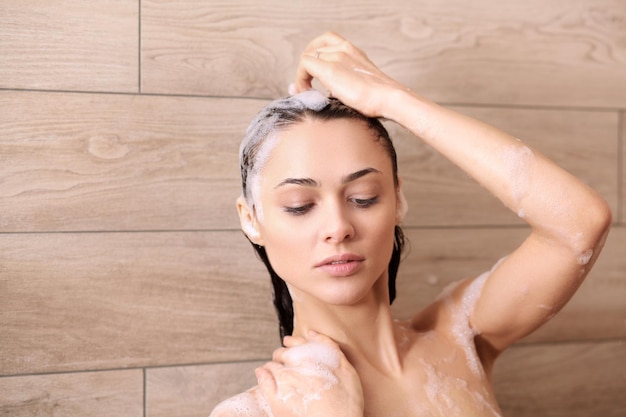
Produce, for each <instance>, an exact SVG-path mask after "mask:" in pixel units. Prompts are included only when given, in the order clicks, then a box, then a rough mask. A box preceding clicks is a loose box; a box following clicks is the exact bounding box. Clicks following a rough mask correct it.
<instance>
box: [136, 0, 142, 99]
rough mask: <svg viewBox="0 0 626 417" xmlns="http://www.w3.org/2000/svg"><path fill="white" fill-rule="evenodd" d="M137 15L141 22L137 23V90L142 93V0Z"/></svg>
mask: <svg viewBox="0 0 626 417" xmlns="http://www.w3.org/2000/svg"><path fill="white" fill-rule="evenodd" d="M137 3H138V8H139V9H138V11H137V16H138V18H139V22H138V24H137V29H138V30H137V32H138V33H137V91H138V92H139V94H141V0H139V1H138V2H137Z"/></svg>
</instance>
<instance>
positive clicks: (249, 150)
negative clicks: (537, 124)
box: [212, 33, 611, 417]
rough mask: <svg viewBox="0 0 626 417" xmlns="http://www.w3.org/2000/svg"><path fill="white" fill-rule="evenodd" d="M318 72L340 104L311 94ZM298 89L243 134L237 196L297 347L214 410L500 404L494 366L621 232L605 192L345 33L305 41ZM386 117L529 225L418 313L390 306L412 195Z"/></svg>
mask: <svg viewBox="0 0 626 417" xmlns="http://www.w3.org/2000/svg"><path fill="white" fill-rule="evenodd" d="M313 79H317V80H318V81H319V82H320V83H321V84H322V85H323V86H324V88H325V89H326V90H328V92H329V94H330V96H331V97H333V99H328V98H326V96H324V95H321V94H320V93H318V92H315V91H314V90H310V89H311V81H312V80H313ZM290 93H292V94H293V95H292V96H291V97H288V98H285V99H282V100H278V101H276V102H273V103H272V104H270V105H269V106H268V107H267V108H266V109H264V110H263V111H262V112H261V113H260V114H259V116H258V117H257V119H256V120H255V121H253V123H252V124H251V125H250V128H249V129H248V132H247V136H246V139H245V140H244V142H243V143H242V147H241V155H240V156H241V162H242V178H243V187H244V194H243V196H242V197H241V198H240V199H239V200H238V202H237V207H238V210H239V216H240V219H241V224H242V229H243V231H244V232H245V234H246V236H247V237H248V239H249V240H250V241H251V242H252V243H253V246H254V247H255V249H256V250H257V253H259V255H260V256H261V258H262V259H263V260H264V261H265V263H266V265H267V266H268V269H269V271H270V274H271V276H272V281H273V284H274V289H275V298H276V307H277V311H278V313H279V319H280V322H281V333H282V334H283V335H284V336H285V338H284V341H283V343H284V347H282V348H280V349H278V350H276V351H275V352H274V355H273V358H272V361H270V362H268V363H267V364H265V365H264V366H262V367H260V368H259V369H257V371H256V376H257V379H258V383H259V385H258V386H256V387H254V388H252V389H251V390H249V391H247V392H245V393H243V394H240V395H239V396H236V397H234V398H232V399H230V400H227V401H225V402H223V403H222V404H220V405H219V406H218V407H217V408H216V409H215V410H214V412H213V414H212V416H214V417H228V416H262V417H265V416H274V417H286V416H298V417H304V416H306V417H313V416H316V417H317V416H319V417H328V416H337V415H340V416H342V417H363V416H372V417H376V416H380V417H393V416H406V417H410V416H447V417H452V416H463V417H467V416H500V410H499V407H498V405H497V402H496V400H495V397H494V394H493V389H492V385H491V370H492V368H493V365H494V361H495V360H496V358H497V357H498V355H499V354H500V353H501V352H502V351H503V350H504V349H506V348H507V347H508V346H510V345H511V344H513V343H514V342H515V341H517V340H519V339H520V338H522V337H524V336H525V335H527V334H529V333H530V332H532V331H533V330H535V329H537V328H538V327H539V326H541V325H542V324H544V323H545V322H546V321H547V320H549V319H550V318H551V317H552V316H553V315H554V314H555V313H556V312H557V311H559V310H560V309H561V308H562V307H563V306H564V304H565V303H566V302H567V301H568V300H569V299H570V298H571V296H572V295H573V294H574V292H575V291H576V289H577V288H578V287H579V285H580V284H581V282H582V280H583V279H584V277H585V276H586V275H587V273H588V272H589V269H590V268H591V266H592V265H593V263H594V261H595V260H596V258H597V256H598V254H599V253H600V250H601V248H602V245H603V242H604V240H605V238H606V235H607V233H608V230H609V227H610V223H611V215H610V211H609V209H608V207H607V204H606V203H605V201H604V200H603V199H602V198H601V197H600V196H599V195H598V194H597V193H595V192H594V191H593V190H591V189H590V188H588V187H587V186H586V185H584V184H583V183H582V182H580V181H578V180H577V179H576V178H574V177H572V176H571V175H570V174H568V173H567V172H565V171H563V170H562V169H560V168H559V167H557V166H556V165H555V164H554V163H552V162H551V161H549V160H548V159H547V158H546V157H544V156H543V155H541V154H540V153H538V152H537V151H535V150H533V149H531V148H530V147H528V146H527V145H525V144H524V143H522V142H521V141H520V140H518V139H515V138H513V137H511V136H509V135H507V134H505V133H503V132H501V131H499V130H497V129H495V128H493V127H491V126H488V125H486V124H483V123H481V122H479V121H476V120H473V119H470V118H468V117H466V116H463V115H460V114H457V113H455V112H453V111H451V110H448V109H445V108H442V107H440V106H438V105H436V104H434V103H432V102H430V101H428V100H427V99H425V98H424V97H422V96H420V95H418V94H416V93H414V92H412V91H410V90H409V89H407V88H406V87H405V86H403V85H400V84H399V83H397V82H396V81H394V80H392V79H391V78H389V77H388V76H386V75H385V74H383V73H382V72H381V71H380V70H379V69H378V68H377V67H376V66H374V65H373V64H372V63H371V62H370V61H369V59H368V58H367V56H366V55H365V54H364V53H363V52H362V51H360V50H358V49H357V48H355V47H354V46H353V45H352V44H350V43H349V42H347V41H346V40H344V39H343V38H341V37H340V36H338V35H337V34H334V33H327V34H324V35H322V36H320V37H318V38H316V39H314V40H313V41H312V42H311V43H310V44H309V45H308V46H307V48H306V49H305V51H304V53H303V54H302V56H301V58H300V62H299V66H298V70H297V75H296V80H295V83H294V85H293V86H292V87H291V91H290ZM352 109H354V110H356V111H354V110H352ZM378 118H386V119H389V120H393V121H395V122H396V123H398V124H400V125H402V126H404V127H405V128H406V129H408V130H410V131H411V132H412V133H413V134H414V135H415V136H416V137H417V138H419V139H420V140H422V141H424V142H426V143H427V144H428V145H430V146H431V147H433V148H435V149H437V150H438V151H439V152H440V153H441V154H443V155H444V156H445V157H447V158H448V159H449V160H451V161H452V162H453V163H455V164H456V165H457V166H459V167H460V168H461V169H462V170H464V171H465V172H467V173H468V174H469V175H470V176H472V177H473V178H474V179H475V180H476V181H478V182H479V183H480V184H481V185H482V186H484V187H485V188H487V189H488V190H489V191H490V192H491V193H493V194H494V195H495V196H496V197H497V198H499V199H500V200H501V201H502V202H503V203H504V204H505V205H506V206H507V207H508V208H510V209H511V210H513V211H514V212H515V213H517V214H518V215H519V216H520V217H522V218H523V219H524V220H525V221H526V222H528V224H529V225H530V226H531V232H530V234H529V236H528V238H527V239H526V240H525V241H524V242H523V243H522V245H521V246H520V247H519V248H517V249H516V250H515V251H514V252H513V253H511V254H509V255H508V256H506V257H505V258H503V259H501V260H500V261H499V262H498V263H497V264H496V265H495V266H494V267H493V268H492V269H491V271H489V272H486V273H484V274H482V275H480V276H478V277H475V278H473V279H468V280H464V281H461V282H459V283H458V284H457V285H456V286H454V287H453V288H450V289H448V290H447V291H446V292H445V293H444V294H442V295H441V296H440V297H439V298H438V299H437V300H435V301H434V302H433V303H432V304H431V305H430V306H428V307H427V308H426V309H424V310H422V311H418V312H416V314H415V316H414V317H413V319H412V320H410V321H407V322H398V321H394V320H393V318H392V316H391V312H390V306H389V305H390V302H391V301H392V300H393V297H394V295H395V294H394V293H395V273H396V270H397V265H398V262H399V254H400V252H401V250H402V244H403V238H402V232H401V230H400V228H399V227H398V225H399V224H400V222H401V220H402V217H403V214H404V212H405V209H406V207H405V203H404V199H403V197H402V191H401V185H402V184H401V180H400V179H399V178H398V175H397V168H396V160H395V151H394V150H393V146H392V145H391V142H390V140H389V138H388V136H387V133H386V131H385V130H384V128H383V127H382V125H380V123H379V122H378V121H377V120H376V119H378Z"/></svg>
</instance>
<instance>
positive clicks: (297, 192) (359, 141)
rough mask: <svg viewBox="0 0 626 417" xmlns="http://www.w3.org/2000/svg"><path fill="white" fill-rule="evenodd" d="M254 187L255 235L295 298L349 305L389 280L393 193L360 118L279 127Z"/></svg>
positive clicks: (387, 166) (382, 155) (388, 167)
mask: <svg viewBox="0 0 626 417" xmlns="http://www.w3.org/2000/svg"><path fill="white" fill-rule="evenodd" d="M259 187H260V189H259V191H260V199H261V201H260V204H261V206H262V211H263V219H262V221H261V223H260V224H258V225H257V227H258V230H259V233H260V239H261V241H262V244H263V245H264V246H265V249H266V251H267V254H268V256H269V259H270V261H271V263H272V266H273V267H274V270H275V271H276V272H277V273H278V275H279V276H281V277H282V278H283V279H284V280H285V281H286V282H287V283H288V284H289V286H290V289H291V290H292V292H294V291H296V292H297V295H294V299H295V300H296V301H297V298H298V295H299V296H302V295H309V296H312V297H315V298H317V299H319V300H321V301H323V302H325V303H330V304H354V303H357V302H358V301H359V300H362V299H363V297H364V296H365V295H366V294H368V293H369V292H370V290H371V289H372V287H373V285H374V283H375V282H376V281H377V280H378V279H379V278H381V277H383V276H384V277H385V278H386V276H387V268H388V265H389V260H390V258H391V253H392V250H393V242H394V226H395V225H396V223H397V221H396V218H397V216H396V213H397V204H398V202H397V197H396V196H397V193H396V187H395V185H394V178H393V172H392V163H391V159H390V157H389V155H388V154H387V152H386V151H385V150H384V148H383V146H382V145H381V144H380V143H379V142H377V141H376V139H375V137H374V134H373V133H372V131H371V130H370V129H369V128H368V127H367V125H366V124H365V123H364V122H362V121H358V120H351V119H337V120H331V121H319V120H308V119H307V120H305V121H303V122H301V123H299V124H296V125H294V126H292V127H290V128H289V129H288V130H285V131H282V132H280V133H279V134H278V142H277V144H276V146H275V148H274V149H273V150H272V152H271V154H270V157H269V160H268V161H267V164H266V165H265V167H264V168H263V170H262V171H261V175H260V181H259ZM379 287H380V288H387V285H386V281H385V285H384V286H379Z"/></svg>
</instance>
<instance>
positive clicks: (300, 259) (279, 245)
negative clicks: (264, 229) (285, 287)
mask: <svg viewBox="0 0 626 417" xmlns="http://www.w3.org/2000/svg"><path fill="white" fill-rule="evenodd" d="M263 242H264V244H265V250H266V252H267V256H268V258H269V260H270V262H271V264H272V267H273V268H274V270H275V271H276V273H277V274H278V275H279V276H280V277H281V278H283V279H285V280H288V279H289V277H292V276H298V275H300V274H299V273H298V271H299V268H302V267H303V266H304V265H307V262H308V260H307V259H306V256H305V255H306V254H307V253H310V250H308V249H307V248H308V246H307V242H306V237H305V233H304V232H303V231H302V230H298V231H297V232H294V230H293V228H288V227H273V228H272V230H271V233H263Z"/></svg>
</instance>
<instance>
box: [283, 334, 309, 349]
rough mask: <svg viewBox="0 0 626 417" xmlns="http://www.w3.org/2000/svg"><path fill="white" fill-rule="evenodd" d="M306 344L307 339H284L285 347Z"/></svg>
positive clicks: (297, 337) (286, 337)
mask: <svg viewBox="0 0 626 417" xmlns="http://www.w3.org/2000/svg"><path fill="white" fill-rule="evenodd" d="M304 343H306V339H305V338H304V337H300V336H285V337H284V338H283V345H285V347H294V346H300V345H302V344H304Z"/></svg>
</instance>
